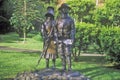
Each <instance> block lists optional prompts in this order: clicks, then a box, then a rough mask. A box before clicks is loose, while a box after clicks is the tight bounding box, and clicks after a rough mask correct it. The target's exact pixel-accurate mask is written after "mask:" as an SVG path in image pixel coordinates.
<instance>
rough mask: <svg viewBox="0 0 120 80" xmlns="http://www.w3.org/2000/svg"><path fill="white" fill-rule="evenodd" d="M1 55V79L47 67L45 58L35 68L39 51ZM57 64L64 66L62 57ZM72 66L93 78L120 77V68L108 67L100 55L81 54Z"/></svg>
mask: <svg viewBox="0 0 120 80" xmlns="http://www.w3.org/2000/svg"><path fill="white" fill-rule="evenodd" d="M0 55H1V56H0V80H6V79H10V78H14V77H15V76H16V74H17V73H20V72H24V71H34V70H36V69H37V70H40V69H43V68H45V60H44V59H42V61H41V63H40V64H39V66H38V67H37V68H36V69H35V65H36V64H37V61H38V59H39V53H28V52H14V51H4V50H2V51H0ZM50 65H52V64H50ZM56 66H57V68H61V67H62V66H61V62H60V59H57V63H56ZM72 68H73V70H75V71H79V72H80V73H82V74H84V75H85V76H87V77H89V78H90V79H91V80H119V79H120V76H119V75H120V70H117V69H112V68H107V67H106V62H105V60H104V57H100V56H81V57H80V60H79V62H73V64H72Z"/></svg>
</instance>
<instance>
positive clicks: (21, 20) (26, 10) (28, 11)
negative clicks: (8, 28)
mask: <svg viewBox="0 0 120 80" xmlns="http://www.w3.org/2000/svg"><path fill="white" fill-rule="evenodd" d="M11 1H12V2H13V5H14V10H13V14H12V17H11V19H10V22H11V24H12V25H13V27H14V29H15V30H16V32H17V33H18V34H19V36H20V37H24V42H25V39H26V36H27V33H28V32H29V31H30V30H31V29H34V27H33V24H32V23H33V21H34V20H39V21H40V22H42V21H43V17H42V16H43V15H44V12H45V11H44V9H43V7H45V6H44V5H43V3H42V2H40V0H36V2H35V1H32V0H17V1H16V0H11Z"/></svg>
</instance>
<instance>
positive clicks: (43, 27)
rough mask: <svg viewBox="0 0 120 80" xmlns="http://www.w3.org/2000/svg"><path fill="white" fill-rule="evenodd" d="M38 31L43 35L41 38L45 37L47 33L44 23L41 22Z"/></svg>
mask: <svg viewBox="0 0 120 80" xmlns="http://www.w3.org/2000/svg"><path fill="white" fill-rule="evenodd" d="M40 32H41V35H42V37H43V39H46V37H47V33H46V30H45V24H44V23H43V24H42V26H41V28H40Z"/></svg>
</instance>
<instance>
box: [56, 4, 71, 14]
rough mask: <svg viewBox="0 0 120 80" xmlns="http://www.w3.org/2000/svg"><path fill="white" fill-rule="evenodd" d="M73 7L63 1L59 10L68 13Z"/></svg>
mask: <svg viewBox="0 0 120 80" xmlns="http://www.w3.org/2000/svg"><path fill="white" fill-rule="evenodd" d="M70 9H71V8H70V7H69V6H68V4H66V3H63V4H62V5H61V6H60V7H59V8H58V10H59V11H62V12H65V13H67V12H68V10H70Z"/></svg>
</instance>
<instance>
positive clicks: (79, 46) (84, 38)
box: [73, 23, 97, 58]
mask: <svg viewBox="0 0 120 80" xmlns="http://www.w3.org/2000/svg"><path fill="white" fill-rule="evenodd" d="M96 31H97V29H96V27H95V25H93V24H86V23H77V24H76V36H75V44H74V48H73V51H74V52H73V53H74V56H75V58H76V57H77V56H79V55H80V52H81V51H87V50H88V47H89V46H90V45H91V44H92V45H93V44H94V41H95V40H94V39H95V37H96ZM77 51H78V54H77Z"/></svg>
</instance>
